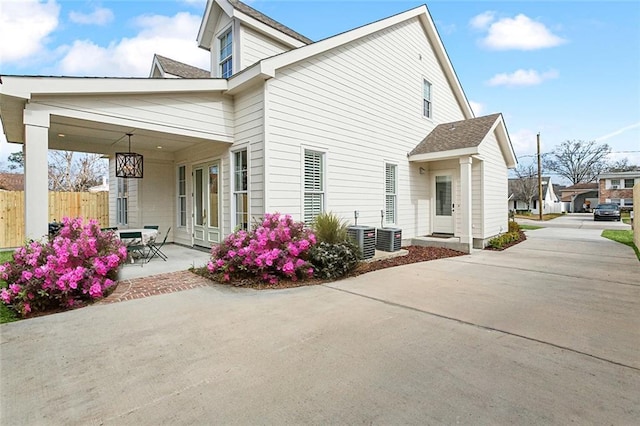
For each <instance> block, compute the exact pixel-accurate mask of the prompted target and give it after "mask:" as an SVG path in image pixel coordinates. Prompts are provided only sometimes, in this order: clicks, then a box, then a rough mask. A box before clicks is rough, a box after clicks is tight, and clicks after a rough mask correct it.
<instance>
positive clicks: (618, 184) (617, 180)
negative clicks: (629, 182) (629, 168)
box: [610, 179, 620, 189]
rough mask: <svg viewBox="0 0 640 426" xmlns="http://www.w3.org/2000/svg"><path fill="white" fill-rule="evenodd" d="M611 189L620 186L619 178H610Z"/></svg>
mask: <svg viewBox="0 0 640 426" xmlns="http://www.w3.org/2000/svg"><path fill="white" fill-rule="evenodd" d="M610 188H611V189H618V188H620V179H611V187H610Z"/></svg>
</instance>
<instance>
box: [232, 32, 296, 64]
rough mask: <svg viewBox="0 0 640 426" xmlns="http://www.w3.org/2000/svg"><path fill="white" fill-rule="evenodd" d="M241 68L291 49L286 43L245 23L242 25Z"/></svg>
mask: <svg viewBox="0 0 640 426" xmlns="http://www.w3.org/2000/svg"><path fill="white" fill-rule="evenodd" d="M240 43H241V44H240V69H241V70H242V69H245V68H247V67H250V66H251V65H253V64H255V63H256V62H258V61H260V60H261V59H265V58H268V57H270V56H274V55H277V54H279V53H282V52H286V51H288V50H290V49H289V48H288V47H287V46H285V45H284V44H282V43H280V42H278V41H277V40H273V39H272V38H270V37H268V36H266V35H264V34H262V33H259V32H257V31H255V30H253V29H251V28H248V27H246V26H244V25H241V26H240Z"/></svg>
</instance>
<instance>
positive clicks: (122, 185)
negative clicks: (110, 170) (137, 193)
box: [116, 178, 129, 225]
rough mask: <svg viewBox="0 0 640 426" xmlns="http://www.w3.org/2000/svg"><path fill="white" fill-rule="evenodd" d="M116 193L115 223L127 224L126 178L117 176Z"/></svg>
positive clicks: (127, 191) (127, 184) (127, 186)
mask: <svg viewBox="0 0 640 426" xmlns="http://www.w3.org/2000/svg"><path fill="white" fill-rule="evenodd" d="M116 193H117V195H116V223H117V224H118V225H127V224H128V223H129V183H128V182H127V179H126V178H117V190H116Z"/></svg>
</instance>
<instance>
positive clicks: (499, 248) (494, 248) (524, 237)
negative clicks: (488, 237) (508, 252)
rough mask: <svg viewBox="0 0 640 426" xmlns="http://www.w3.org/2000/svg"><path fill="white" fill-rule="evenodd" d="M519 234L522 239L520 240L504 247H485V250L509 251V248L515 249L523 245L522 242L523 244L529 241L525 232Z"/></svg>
mask: <svg viewBox="0 0 640 426" xmlns="http://www.w3.org/2000/svg"><path fill="white" fill-rule="evenodd" d="M518 233H519V234H520V238H518V239H517V240H515V241H511V242H510V243H509V244H505V245H503V246H502V247H489V246H487V247H485V250H492V251H502V250H505V249H508V248H509V247H513V246H515V245H516V244H519V243H521V242H523V241H524V240H526V239H527V236H526V235H525V234H524V231H518Z"/></svg>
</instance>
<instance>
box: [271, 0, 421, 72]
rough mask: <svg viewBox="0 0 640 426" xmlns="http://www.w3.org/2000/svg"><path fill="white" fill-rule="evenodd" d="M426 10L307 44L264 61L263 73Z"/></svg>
mask: <svg viewBox="0 0 640 426" xmlns="http://www.w3.org/2000/svg"><path fill="white" fill-rule="evenodd" d="M426 13H427V8H426V7H425V6H424V5H423V6H420V7H417V8H415V9H411V10H408V11H406V12H403V13H400V14H398V15H395V16H391V17H389V18H386V19H383V20H381V21H377V22H373V23H371V24H368V25H365V26H363V27H360V28H356V29H354V30H351V31H347V32H345V33H342V34H338V35H336V36H333V37H330V38H327V39H324V40H321V41H318V42H315V43H313V44H309V45H307V46H304V47H301V48H299V49H296V50H292V51H289V52H286V53H282V54H280V55H277V56H274V57H271V58H268V59H265V60H264V61H263V62H264V63H265V68H264V69H265V71H266V72H267V74H275V70H277V69H278V68H282V67H285V66H287V65H290V64H293V63H296V62H298V61H302V60H304V59H307V58H310V57H312V56H315V55H317V54H320V53H323V52H326V51H328V50H330V49H333V48H336V47H338V46H341V45H343V44H346V43H349V42H351V41H354V40H357V39H359V38H362V37H366V36H368V35H370V34H373V33H375V32H377V31H380V30H384V29H385V28H388V27H391V26H393V25H396V24H399V23H401V22H404V21H406V20H408V19H411V18H414V17H416V16H420V15H421V14H422V15H425V16H426Z"/></svg>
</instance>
